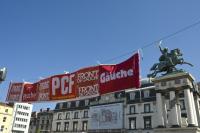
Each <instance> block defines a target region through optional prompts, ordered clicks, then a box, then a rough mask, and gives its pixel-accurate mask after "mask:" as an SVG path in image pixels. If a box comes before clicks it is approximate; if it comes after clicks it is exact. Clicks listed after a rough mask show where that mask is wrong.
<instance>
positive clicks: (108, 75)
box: [100, 53, 140, 94]
mask: <svg viewBox="0 0 200 133" xmlns="http://www.w3.org/2000/svg"><path fill="white" fill-rule="evenodd" d="M139 77H140V73H139V54H138V53H137V54H135V55H133V56H132V57H130V58H129V59H128V60H126V61H124V62H122V63H120V64H117V65H101V66H100V94H106V93H110V92H115V91H120V90H125V89H128V88H138V87H139V86H140V79H139Z"/></svg>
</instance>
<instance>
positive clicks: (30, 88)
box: [22, 83, 38, 102]
mask: <svg viewBox="0 0 200 133" xmlns="http://www.w3.org/2000/svg"><path fill="white" fill-rule="evenodd" d="M22 92H23V93H22V102H35V101H37V98H38V91H37V83H34V84H32V83H24V86H23V91H22Z"/></svg>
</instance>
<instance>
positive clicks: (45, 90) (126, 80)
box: [7, 53, 140, 102]
mask: <svg viewBox="0 0 200 133" xmlns="http://www.w3.org/2000/svg"><path fill="white" fill-rule="evenodd" d="M139 72H140V71H139V54H138V53H136V54H134V55H133V56H132V57H130V58H129V59H128V60H126V61H124V62H122V63H119V64H116V65H99V66H93V67H88V68H83V69H80V70H78V71H76V72H74V73H69V74H60V75H54V76H51V77H49V78H46V79H43V80H40V81H38V82H36V83H11V84H10V87H9V91H8V95H7V101H19V102H40V101H51V100H67V99H85V98H91V97H96V96H99V95H102V94H106V93H111V92H115V91H121V90H125V89H129V88H138V87H139V86H140V79H139V77H140V73H139Z"/></svg>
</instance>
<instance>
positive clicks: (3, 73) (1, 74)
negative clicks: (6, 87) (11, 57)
mask: <svg viewBox="0 0 200 133" xmlns="http://www.w3.org/2000/svg"><path fill="white" fill-rule="evenodd" d="M6 74H7V68H5V67H4V68H1V69H0V83H1V82H2V81H4V80H5V78H6Z"/></svg>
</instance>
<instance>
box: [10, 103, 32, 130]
mask: <svg viewBox="0 0 200 133" xmlns="http://www.w3.org/2000/svg"><path fill="white" fill-rule="evenodd" d="M32 107H33V105H31V104H28V103H15V104H14V111H13V121H12V128H11V132H14V131H22V132H24V133H28V129H29V123H30V118H31V112H32Z"/></svg>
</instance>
